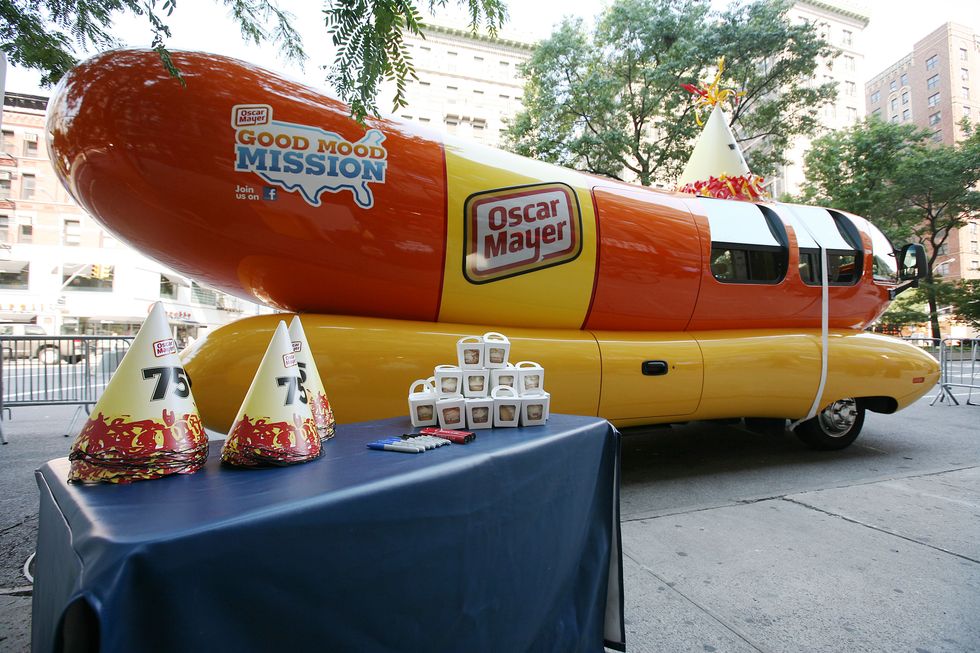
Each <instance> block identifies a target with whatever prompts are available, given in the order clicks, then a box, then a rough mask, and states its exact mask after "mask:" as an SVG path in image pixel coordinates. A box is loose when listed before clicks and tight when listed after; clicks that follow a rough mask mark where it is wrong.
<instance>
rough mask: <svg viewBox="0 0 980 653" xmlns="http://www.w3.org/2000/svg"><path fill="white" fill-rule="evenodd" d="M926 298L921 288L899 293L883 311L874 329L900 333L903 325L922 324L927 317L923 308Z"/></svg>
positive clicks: (927, 314)
mask: <svg viewBox="0 0 980 653" xmlns="http://www.w3.org/2000/svg"><path fill="white" fill-rule="evenodd" d="M925 308H926V300H925V297H923V296H922V292H921V290H918V289H916V290H910V291H908V292H906V293H904V294H902V295H900V296H899V297H898V298H897V299H896V300H895V301H894V302H892V303H891V305H890V306H889V307H888V310H887V311H885V312H884V313H883V314H882V316H881V317H880V318H878V322H877V323H876V324H875V329H881V330H882V331H884V332H886V333H901V330H902V328H903V327H907V326H913V325H917V324H923V323H925V322H926V321H927V320H928V319H929V313H927V312H926V311H925V310H923V309H925Z"/></svg>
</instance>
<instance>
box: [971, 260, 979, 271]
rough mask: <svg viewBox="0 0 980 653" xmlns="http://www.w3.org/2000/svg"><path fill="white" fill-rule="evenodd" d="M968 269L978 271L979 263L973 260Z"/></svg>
mask: <svg viewBox="0 0 980 653" xmlns="http://www.w3.org/2000/svg"><path fill="white" fill-rule="evenodd" d="M970 269H971V270H980V261H978V260H977V259H973V260H972V261H970Z"/></svg>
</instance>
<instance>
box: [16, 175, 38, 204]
mask: <svg viewBox="0 0 980 653" xmlns="http://www.w3.org/2000/svg"><path fill="white" fill-rule="evenodd" d="M36 184H37V180H36V179H35V178H34V175H28V174H23V175H21V176H20V198H21V199H22V200H30V199H34V191H35V190H36Z"/></svg>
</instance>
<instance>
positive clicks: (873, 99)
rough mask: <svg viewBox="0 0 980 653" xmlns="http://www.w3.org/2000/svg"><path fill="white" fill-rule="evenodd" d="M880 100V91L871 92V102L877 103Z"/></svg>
mask: <svg viewBox="0 0 980 653" xmlns="http://www.w3.org/2000/svg"><path fill="white" fill-rule="evenodd" d="M880 100H881V91H875V92H874V93H872V94H871V104H878V102H879V101H880Z"/></svg>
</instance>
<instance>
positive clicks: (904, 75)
mask: <svg viewBox="0 0 980 653" xmlns="http://www.w3.org/2000/svg"><path fill="white" fill-rule="evenodd" d="M908 85H909V74H908V73H902V86H908Z"/></svg>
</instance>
